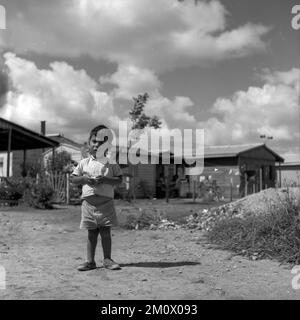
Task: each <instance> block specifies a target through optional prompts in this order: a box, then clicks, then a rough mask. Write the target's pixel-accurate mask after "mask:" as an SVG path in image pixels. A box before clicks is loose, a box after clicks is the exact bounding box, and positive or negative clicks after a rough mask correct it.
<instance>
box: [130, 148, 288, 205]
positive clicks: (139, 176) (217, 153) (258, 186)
mask: <svg viewBox="0 0 300 320" xmlns="http://www.w3.org/2000/svg"><path fill="white" fill-rule="evenodd" d="M283 162H284V159H283V158H282V157H281V156H279V155H278V154H277V153H276V152H274V151H273V150H271V149H270V148H269V147H267V146H266V145H265V144H247V145H229V146H206V147H205V149H204V170H203V172H202V174H201V175H199V176H197V177H193V176H188V175H186V173H187V172H186V170H187V167H186V166H185V164H169V165H165V164H161V163H160V164H138V165H135V166H132V165H129V167H128V168H125V169H124V171H125V172H133V170H134V176H135V181H134V185H135V189H136V196H137V197H143V194H144V193H145V190H144V189H145V186H146V187H147V189H148V192H149V190H150V192H149V193H152V194H153V195H154V196H156V195H157V192H158V190H157V186H158V184H157V182H158V181H159V179H160V176H161V174H162V175H164V176H168V177H169V179H172V177H173V176H174V175H175V174H176V175H177V176H178V177H179V178H181V187H180V196H181V197H187V196H191V194H192V193H193V192H195V193H196V194H197V196H198V197H199V196H201V193H202V191H203V188H202V187H203V185H205V184H206V187H205V186H204V189H205V188H208V189H212V190H211V191H212V192H213V191H214V190H218V192H219V196H220V197H223V198H224V199H236V198H240V197H243V196H245V195H247V194H252V193H255V192H258V191H260V190H263V189H266V188H270V187H275V185H276V182H277V181H276V170H275V167H276V164H278V163H283ZM201 188H202V189H201Z"/></svg>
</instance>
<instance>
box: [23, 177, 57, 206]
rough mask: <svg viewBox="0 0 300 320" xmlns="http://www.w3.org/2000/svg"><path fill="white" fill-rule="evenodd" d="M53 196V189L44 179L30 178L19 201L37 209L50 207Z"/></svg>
mask: <svg viewBox="0 0 300 320" xmlns="http://www.w3.org/2000/svg"><path fill="white" fill-rule="evenodd" d="M53 196H54V190H53V188H52V187H51V185H50V184H49V183H48V182H47V180H46V179H40V180H39V181H38V182H36V181H33V180H32V181H30V182H29V183H28V184H27V187H26V189H25V191H24V193H23V197H22V199H21V203H22V204H23V205H25V206H29V207H33V208H37V209H51V208H53V206H52V204H51V201H52V200H53Z"/></svg>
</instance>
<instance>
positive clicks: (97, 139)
mask: <svg viewBox="0 0 300 320" xmlns="http://www.w3.org/2000/svg"><path fill="white" fill-rule="evenodd" d="M107 140H108V139H107V137H105V136H103V135H102V134H101V133H100V132H98V133H97V135H93V136H92V137H91V139H90V143H89V152H90V154H91V155H93V156H94V157H96V155H97V151H98V149H99V147H100V146H101V145H102V144H104V143H105V142H107ZM100 151H101V150H100ZM98 156H100V155H98ZM104 156H105V154H104Z"/></svg>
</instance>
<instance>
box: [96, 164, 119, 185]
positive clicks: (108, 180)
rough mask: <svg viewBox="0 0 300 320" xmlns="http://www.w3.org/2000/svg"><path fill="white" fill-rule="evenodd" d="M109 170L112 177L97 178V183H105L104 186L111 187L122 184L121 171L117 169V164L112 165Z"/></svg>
mask: <svg viewBox="0 0 300 320" xmlns="http://www.w3.org/2000/svg"><path fill="white" fill-rule="evenodd" d="M111 170H112V177H108V176H99V177H97V178H96V180H97V183H105V184H109V185H111V186H118V185H119V184H121V183H122V181H123V179H122V175H123V173H122V170H121V168H120V167H119V165H118V164H113V165H112V166H111Z"/></svg>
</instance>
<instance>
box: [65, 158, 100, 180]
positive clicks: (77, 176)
mask: <svg viewBox="0 0 300 320" xmlns="http://www.w3.org/2000/svg"><path fill="white" fill-rule="evenodd" d="M70 182H71V183H73V184H75V185H78V184H81V185H84V184H87V185H90V186H94V185H95V184H96V181H95V179H92V178H91V177H90V176H88V175H87V174H85V173H84V172H83V168H82V162H79V164H78V165H77V167H76V168H75V169H74V170H73V173H72V174H71V176H70Z"/></svg>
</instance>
